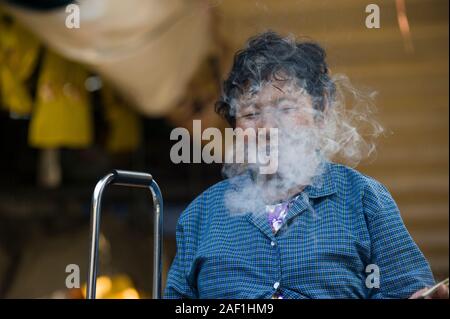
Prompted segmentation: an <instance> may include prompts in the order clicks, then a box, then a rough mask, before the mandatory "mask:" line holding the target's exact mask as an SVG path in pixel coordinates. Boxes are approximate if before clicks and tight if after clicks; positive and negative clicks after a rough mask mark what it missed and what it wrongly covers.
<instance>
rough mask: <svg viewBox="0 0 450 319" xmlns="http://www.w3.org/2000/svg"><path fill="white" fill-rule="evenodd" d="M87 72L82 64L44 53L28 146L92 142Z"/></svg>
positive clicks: (51, 146)
mask: <svg viewBox="0 0 450 319" xmlns="http://www.w3.org/2000/svg"><path fill="white" fill-rule="evenodd" d="M87 75H88V74H87V72H86V70H85V69H84V68H83V67H82V66H80V65H78V64H75V63H72V62H70V61H67V60H65V59H63V58H61V57H60V56H58V55H56V54H55V53H53V52H50V51H48V52H46V55H45V58H44V62H43V65H42V71H41V74H40V76H39V81H38V89H37V99H36V105H35V110H34V112H33V116H32V119H31V123H30V129H29V143H30V145H31V146H35V147H40V148H55V147H73V148H78V147H86V146H89V145H90V144H91V143H92V139H93V138H92V135H93V132H92V131H93V129H92V114H91V106H90V101H89V96H88V92H87V91H86V89H85V86H84V83H85V80H86V78H87Z"/></svg>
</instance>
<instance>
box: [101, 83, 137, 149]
mask: <svg viewBox="0 0 450 319" xmlns="http://www.w3.org/2000/svg"><path fill="white" fill-rule="evenodd" d="M102 99H103V105H104V110H105V117H106V120H107V122H108V125H109V133H108V139H107V141H106V148H107V150H108V151H110V152H128V151H134V150H136V149H137V148H138V147H139V144H140V142H141V121H140V119H139V117H138V115H137V114H136V113H135V112H134V111H133V110H131V109H130V108H129V107H127V106H126V105H125V104H124V103H123V101H121V100H120V99H119V98H117V97H116V96H115V95H114V93H113V91H112V90H111V88H110V87H107V86H106V87H104V88H103V89H102Z"/></svg>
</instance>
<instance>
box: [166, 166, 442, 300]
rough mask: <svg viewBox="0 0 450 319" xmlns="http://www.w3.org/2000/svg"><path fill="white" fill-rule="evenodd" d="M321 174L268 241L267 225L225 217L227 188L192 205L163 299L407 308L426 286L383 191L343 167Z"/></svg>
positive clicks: (181, 223) (227, 184)
mask: <svg viewBox="0 0 450 319" xmlns="http://www.w3.org/2000/svg"><path fill="white" fill-rule="evenodd" d="M325 167H326V168H325V171H324V173H323V175H322V177H321V181H322V182H321V183H320V184H318V185H319V186H313V185H310V186H307V187H306V188H305V189H304V190H303V193H304V195H306V196H298V197H297V198H296V199H295V200H294V201H293V203H292V204H291V206H290V207H289V210H288V213H287V216H286V219H285V224H284V226H283V227H282V228H281V229H280V230H279V231H278V232H277V233H276V234H274V233H273V232H272V230H271V228H270V225H269V223H268V222H267V216H261V217H258V215H256V214H252V213H250V212H249V213H248V214H243V215H238V216H236V215H232V214H230V212H229V211H228V210H227V208H226V205H225V202H224V194H225V193H226V192H227V190H229V189H230V188H231V187H234V185H235V184H236V183H235V182H236V181H233V183H232V182H231V181H230V180H224V181H222V182H220V183H217V184H216V185H214V186H212V187H210V188H209V189H207V190H206V191H205V192H203V193H202V194H201V195H200V196H198V197H197V198H196V199H195V200H194V201H193V202H192V203H191V204H190V205H189V206H188V207H187V208H186V210H185V211H184V212H183V213H182V214H181V216H180V218H179V220H178V224H177V232H176V240H177V253H176V256H175V259H174V260H173V263H172V265H171V267H170V270H169V273H168V279H167V283H166V288H165V293H164V297H165V298H210V299H213V298H271V297H272V296H274V294H275V295H276V294H277V293H279V294H281V295H282V296H283V298H300V299H301V298H407V297H409V296H410V295H412V294H413V293H414V292H415V291H417V290H419V289H421V288H424V287H426V286H430V285H432V284H433V283H434V279H433V275H432V273H431V270H430V267H429V265H428V263H427V261H426V259H425V258H424V256H423V254H422V253H421V251H420V250H419V248H418V247H417V245H416V244H415V243H414V241H413V239H412V238H411V236H410V235H409V233H408V231H407V230H406V228H405V225H404V224H403V221H402V218H401V217H400V213H399V209H398V207H397V205H396V203H395V201H394V200H393V198H392V196H391V195H390V193H389V191H388V190H387V189H386V187H385V186H383V185H382V184H381V183H379V182H377V181H376V180H374V179H373V178H371V177H368V176H366V175H363V174H361V173H359V172H358V171H356V170H354V169H352V168H349V167H346V166H344V165H339V164H334V163H326V164H325ZM235 178H244V177H235ZM314 185H315V184H314ZM368 265H375V266H369V267H368ZM371 267H377V268H376V269H378V272H377V271H376V269H375V270H374V268H371ZM377 274H379V276H377ZM377 278H378V281H377Z"/></svg>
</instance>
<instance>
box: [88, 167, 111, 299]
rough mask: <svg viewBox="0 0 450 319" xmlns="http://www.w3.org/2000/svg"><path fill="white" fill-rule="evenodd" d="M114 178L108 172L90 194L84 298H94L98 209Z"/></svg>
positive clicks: (98, 230)
mask: <svg viewBox="0 0 450 319" xmlns="http://www.w3.org/2000/svg"><path fill="white" fill-rule="evenodd" d="M113 180H114V174H112V173H110V174H108V175H106V176H105V177H103V178H102V179H101V180H100V181H99V182H98V183H97V185H95V189H94V193H93V195H92V206H91V240H90V241H91V249H90V251H89V268H88V278H87V288H86V298H87V299H95V290H96V285H97V264H98V237H99V233H100V211H101V203H102V195H103V191H104V190H105V187H106V186H107V185H108V184H110V183H111V182H112V181H113Z"/></svg>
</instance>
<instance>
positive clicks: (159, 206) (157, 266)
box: [150, 180, 164, 299]
mask: <svg viewBox="0 0 450 319" xmlns="http://www.w3.org/2000/svg"><path fill="white" fill-rule="evenodd" d="M150 191H151V192H152V197H153V299H160V298H161V282H162V243H163V223H164V219H163V218H164V217H163V214H162V212H163V198H162V194H161V190H160V189H159V186H158V184H157V183H156V182H155V180H152V182H151V184H150Z"/></svg>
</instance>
